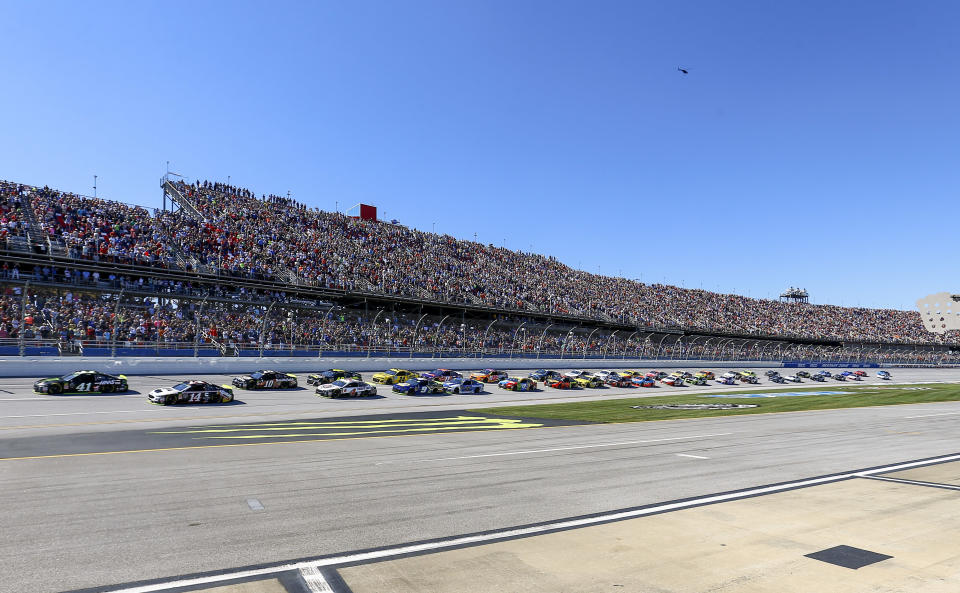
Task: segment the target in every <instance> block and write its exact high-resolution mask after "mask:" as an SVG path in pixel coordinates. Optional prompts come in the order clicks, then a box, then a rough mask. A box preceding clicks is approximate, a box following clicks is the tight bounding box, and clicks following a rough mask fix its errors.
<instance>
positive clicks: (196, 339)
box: [193, 296, 209, 358]
mask: <svg viewBox="0 0 960 593" xmlns="http://www.w3.org/2000/svg"><path fill="white" fill-rule="evenodd" d="M207 298H209V297H206V296H205V297H203V300H202V301H200V310H199V311H198V312H197V323H196V327H195V328H194V330H193V357H194V358H196V357H197V356H199V355H200V321H201V320H203V307H204V306H205V305H206V304H207Z"/></svg>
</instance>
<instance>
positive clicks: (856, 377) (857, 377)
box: [842, 371, 862, 381]
mask: <svg viewBox="0 0 960 593" xmlns="http://www.w3.org/2000/svg"><path fill="white" fill-rule="evenodd" d="M842 374H843V376H844V377H846V378H847V379H850V380H851V381H861V380H862V379H861V377H860V375H858V374H856V373H851V372H850V371H844V372H843V373H842Z"/></svg>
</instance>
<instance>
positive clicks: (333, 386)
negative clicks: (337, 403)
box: [317, 379, 377, 398]
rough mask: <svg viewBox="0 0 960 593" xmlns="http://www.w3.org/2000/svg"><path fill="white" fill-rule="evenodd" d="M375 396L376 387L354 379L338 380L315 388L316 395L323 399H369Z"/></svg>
mask: <svg viewBox="0 0 960 593" xmlns="http://www.w3.org/2000/svg"><path fill="white" fill-rule="evenodd" d="M376 394H377V386H376V385H371V384H369V383H364V382H363V381H357V380H356V379H340V380H338V381H334V382H333V383H327V384H326V385H318V386H317V395H322V396H323V397H333V398H338V397H369V396H372V395H376Z"/></svg>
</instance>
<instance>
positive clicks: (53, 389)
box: [47, 383, 63, 395]
mask: <svg viewBox="0 0 960 593" xmlns="http://www.w3.org/2000/svg"><path fill="white" fill-rule="evenodd" d="M61 391H63V388H61V387H60V384H59V383H51V384H50V386H49V387H48V388H47V393H49V394H51V395H56V394H58V393H60V392H61Z"/></svg>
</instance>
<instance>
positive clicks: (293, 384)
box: [290, 381, 297, 389]
mask: <svg viewBox="0 0 960 593" xmlns="http://www.w3.org/2000/svg"><path fill="white" fill-rule="evenodd" d="M290 387H292V388H293V389H296V388H297V382H296V381H294V382H293V383H291V384H290Z"/></svg>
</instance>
